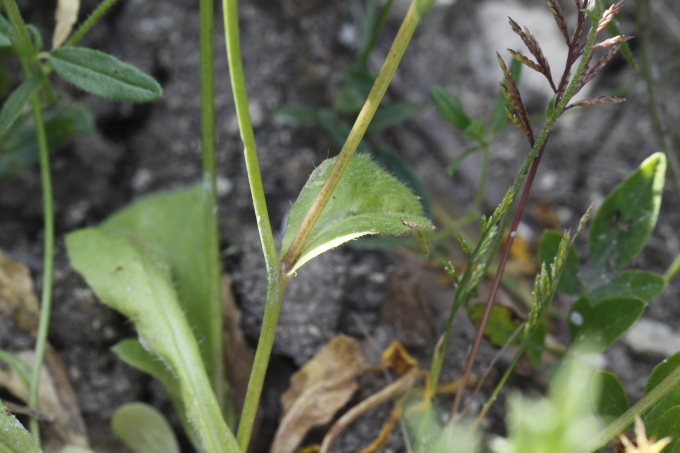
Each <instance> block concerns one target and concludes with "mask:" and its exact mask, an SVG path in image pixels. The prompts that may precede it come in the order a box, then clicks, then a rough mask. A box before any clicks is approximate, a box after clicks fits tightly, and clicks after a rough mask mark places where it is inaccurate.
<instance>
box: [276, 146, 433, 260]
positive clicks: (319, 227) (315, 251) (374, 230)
mask: <svg viewBox="0 0 680 453" xmlns="http://www.w3.org/2000/svg"><path fill="white" fill-rule="evenodd" d="M335 159H336V158H332V159H327V160H325V161H324V162H322V163H321V165H319V166H318V167H317V168H316V169H315V170H314V172H313V173H312V174H311V176H310V177H309V179H308V180H307V183H306V184H305V187H304V188H303V189H302V192H301V193H300V196H299V197H298V199H297V201H296V202H295V204H294V205H293V206H292V208H291V210H290V215H289V217H288V227H287V228H286V234H285V236H284V237H283V241H282V248H281V256H283V255H284V254H285V253H286V251H287V250H288V247H289V246H290V243H291V241H292V240H293V236H294V235H295V232H296V231H297V230H298V228H299V227H300V224H301V223H302V220H303V219H304V216H305V214H306V213H307V211H308V210H309V207H310V206H311V205H312V203H313V201H314V199H315V198H316V195H317V194H318V193H319V191H320V190H321V187H322V185H323V182H324V181H325V180H326V177H327V176H328V173H330V170H331V167H332V166H333V164H334V163H335ZM432 229H433V226H432V223H431V222H430V221H429V220H428V219H427V218H425V217H423V210H422V207H421V205H420V201H419V200H418V198H417V197H416V196H415V195H413V194H412V193H411V191H409V190H408V189H407V188H406V187H405V186H404V185H403V184H401V183H400V182H399V181H398V180H397V179H396V178H395V177H393V176H391V175H389V174H388V173H387V172H386V171H385V170H383V169H382V168H380V167H379V166H378V165H376V164H375V163H374V162H373V160H371V158H370V157H369V156H367V155H365V154H357V155H355V156H354V157H353V158H352V160H351V161H350V163H349V165H348V167H347V170H346V171H345V173H344V174H343V176H342V178H341V179H340V182H339V184H338V186H337V188H336V189H335V192H334V193H333V196H332V198H331V200H330V201H329V202H328V204H327V205H326V208H325V209H324V211H323V212H322V213H321V216H320V217H319V220H318V221H317V223H316V225H315V226H314V228H313V229H312V232H311V233H310V235H309V237H308V239H307V242H306V243H305V245H304V247H303V249H302V253H301V255H300V258H299V259H298V261H297V262H296V263H295V266H294V268H293V269H292V270H291V271H290V272H291V273H293V272H295V270H296V269H298V268H299V267H300V266H302V265H303V264H304V263H306V262H307V261H309V260H310V259H312V258H314V257H315V256H317V255H319V254H320V253H323V252H325V251H326V250H329V249H331V248H333V247H337V246H338V245H341V244H343V243H345V242H347V241H351V240H352V239H355V238H358V237H361V236H366V235H374V234H389V235H402V234H406V233H408V232H409V231H412V230H418V231H420V232H422V233H429V232H431V231H432Z"/></svg>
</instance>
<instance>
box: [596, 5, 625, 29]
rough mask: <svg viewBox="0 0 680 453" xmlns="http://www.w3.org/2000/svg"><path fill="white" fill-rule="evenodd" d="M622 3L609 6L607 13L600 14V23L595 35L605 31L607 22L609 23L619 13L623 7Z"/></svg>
mask: <svg viewBox="0 0 680 453" xmlns="http://www.w3.org/2000/svg"><path fill="white" fill-rule="evenodd" d="M623 1H624V0H621V1H619V2H618V3H615V4H614V5H612V6H610V7H609V8H608V9H607V11H605V12H604V14H602V18H601V19H600V22H599V23H598V24H597V33H600V32H601V31H602V30H604V29H605V27H606V26H607V25H609V22H611V21H612V20H613V19H614V18H615V17H616V15H617V14H618V13H619V11H620V10H621V8H622V7H623Z"/></svg>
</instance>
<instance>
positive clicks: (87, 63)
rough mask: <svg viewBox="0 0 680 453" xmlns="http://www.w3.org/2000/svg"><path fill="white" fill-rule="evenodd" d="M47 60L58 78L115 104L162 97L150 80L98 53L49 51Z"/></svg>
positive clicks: (79, 49) (72, 49)
mask: <svg viewBox="0 0 680 453" xmlns="http://www.w3.org/2000/svg"><path fill="white" fill-rule="evenodd" d="M49 61H50V64H51V65H52V68H54V71H55V72H56V73H57V74H59V76H61V78H63V79H64V80H66V81H67V82H69V83H71V84H73V85H75V86H76V87H78V88H80V89H81V90H83V91H87V92H88V93H92V94H96V95H97V96H102V97H105V98H109V99H114V100H117V101H130V102H148V101H153V100H156V99H158V98H159V97H161V95H162V94H163V90H162V89H161V86H160V85H159V84H158V82H156V80H154V78H153V77H151V76H148V75H146V74H144V73H143V72H142V71H140V70H139V69H137V68H135V67H134V66H131V65H129V64H127V63H123V62H122V61H120V60H118V59H117V58H115V57H113V56H111V55H108V54H105V53H104V52H99V51H98V50H94V49H87V48H84V47H60V48H58V49H57V50H54V51H53V52H50V58H49Z"/></svg>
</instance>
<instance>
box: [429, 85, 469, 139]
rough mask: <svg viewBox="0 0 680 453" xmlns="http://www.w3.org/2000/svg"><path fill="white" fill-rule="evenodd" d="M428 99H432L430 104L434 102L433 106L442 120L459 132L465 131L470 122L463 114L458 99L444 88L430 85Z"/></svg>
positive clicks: (465, 114) (463, 111)
mask: <svg viewBox="0 0 680 453" xmlns="http://www.w3.org/2000/svg"><path fill="white" fill-rule="evenodd" d="M430 99H432V102H434V105H435V106H436V107H437V110H438V111H439V113H440V114H441V115H442V116H443V117H444V119H446V121H448V122H449V123H451V124H453V126H455V127H456V128H458V129H460V130H461V131H464V130H465V129H467V128H468V126H469V125H470V123H471V122H472V120H471V119H470V117H469V116H468V115H467V113H465V110H464V109H463V106H462V105H461V104H460V101H458V98H457V97H456V96H454V95H453V94H451V93H450V92H449V91H448V90H447V89H446V88H444V87H441V86H439V85H432V86H431V87H430Z"/></svg>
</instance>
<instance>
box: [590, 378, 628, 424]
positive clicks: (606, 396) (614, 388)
mask: <svg viewBox="0 0 680 453" xmlns="http://www.w3.org/2000/svg"><path fill="white" fill-rule="evenodd" d="M590 395H591V398H592V401H593V407H594V408H595V413H596V414H597V416H598V417H600V419H601V420H602V421H603V422H605V423H607V424H609V423H611V422H613V421H614V420H616V419H617V418H618V417H619V416H621V415H623V413H624V412H626V411H627V410H628V409H630V403H629V402H628V395H626V391H625V390H624V389H623V385H622V384H621V381H619V379H618V378H617V377H616V376H614V375H613V374H612V373H610V372H608V371H602V370H600V371H597V372H596V373H595V375H594V376H593V380H592V383H591V388H590Z"/></svg>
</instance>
